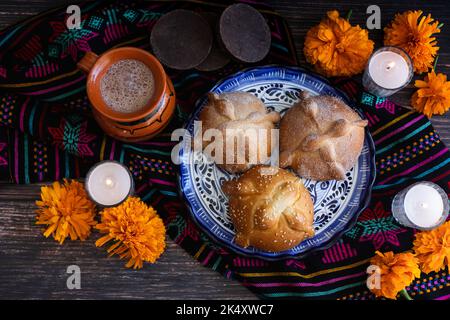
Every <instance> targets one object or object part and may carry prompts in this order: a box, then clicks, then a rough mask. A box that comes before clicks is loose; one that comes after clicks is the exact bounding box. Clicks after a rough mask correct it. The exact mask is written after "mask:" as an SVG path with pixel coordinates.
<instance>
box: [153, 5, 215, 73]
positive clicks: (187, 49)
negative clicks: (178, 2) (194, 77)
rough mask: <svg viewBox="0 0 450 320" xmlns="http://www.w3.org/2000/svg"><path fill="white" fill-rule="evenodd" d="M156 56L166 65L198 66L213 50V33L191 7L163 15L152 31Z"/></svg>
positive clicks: (175, 66)
mask: <svg viewBox="0 0 450 320" xmlns="http://www.w3.org/2000/svg"><path fill="white" fill-rule="evenodd" d="M150 43H151V46H152V50H153V52H154V54H155V55H156V57H157V58H158V59H159V60H160V61H161V62H162V63H163V64H165V65H166V66H168V67H170V68H173V69H179V70H186V69H191V68H194V67H196V66H198V65H199V64H200V63H202V62H203V60H205V59H206V57H207V56H208V54H209V52H210V51H211V47H212V43H213V34H212V30H211V28H210V26H209V24H208V22H207V21H206V20H205V19H204V18H202V17H201V16H200V15H199V14H197V13H195V12H193V11H189V10H183V9H178V10H173V11H171V12H169V13H167V14H165V15H164V16H162V17H161V18H160V19H159V20H158V21H157V22H156V24H155V26H154V27H153V30H152V34H151V35H150Z"/></svg>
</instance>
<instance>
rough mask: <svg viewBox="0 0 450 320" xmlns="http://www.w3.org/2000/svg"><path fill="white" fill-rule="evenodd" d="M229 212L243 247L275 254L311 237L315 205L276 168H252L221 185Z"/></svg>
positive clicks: (294, 180)
mask: <svg viewBox="0 0 450 320" xmlns="http://www.w3.org/2000/svg"><path fill="white" fill-rule="evenodd" d="M222 190H223V191H224V192H225V194H226V195H227V196H228V199H229V213H230V217H231V219H232V221H233V224H234V228H235V229H236V237H235V240H234V241H235V242H236V243H237V244H238V245H240V246H242V247H244V248H245V247H248V246H254V247H256V248H259V249H262V250H266V251H271V252H278V251H284V250H288V249H290V248H293V247H295V246H296V245H298V244H299V243H300V242H302V241H303V240H304V239H305V238H308V237H311V236H312V235H314V229H313V216H314V206H313V202H312V200H311V196H310V194H309V192H308V190H306V188H305V186H304V185H303V182H302V181H301V179H300V178H299V177H297V176H296V175H295V174H293V173H291V172H289V171H287V170H284V169H280V168H276V167H269V166H261V165H258V166H255V167H253V168H251V169H250V170H248V171H247V172H245V173H244V174H243V175H241V176H240V177H239V179H237V180H231V181H226V182H224V184H223V186H222Z"/></svg>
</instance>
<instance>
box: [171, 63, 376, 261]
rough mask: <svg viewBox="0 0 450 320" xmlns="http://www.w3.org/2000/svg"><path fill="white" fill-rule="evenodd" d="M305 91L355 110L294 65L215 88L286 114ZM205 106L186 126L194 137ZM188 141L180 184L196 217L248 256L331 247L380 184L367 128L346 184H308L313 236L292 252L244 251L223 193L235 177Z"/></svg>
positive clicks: (239, 76)
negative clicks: (254, 98) (250, 96)
mask: <svg viewBox="0 0 450 320" xmlns="http://www.w3.org/2000/svg"><path fill="white" fill-rule="evenodd" d="M301 90H306V91H309V92H311V93H312V94H324V95H331V96H335V97H338V98H340V99H342V100H344V101H345V102H346V103H347V104H348V105H350V106H352V103H351V102H350V101H349V100H348V98H347V97H346V95H345V94H344V93H343V92H341V91H339V90H337V89H335V88H333V87H332V86H331V85H330V84H328V83H327V81H326V80H324V79H323V78H321V77H318V76H316V75H312V74H310V73H308V72H306V71H304V70H302V69H299V68H291V67H278V66H266V67H259V68H254V69H248V70H244V71H242V72H239V73H236V74H234V75H232V76H229V77H227V78H225V79H224V80H222V81H220V82H219V83H218V84H217V85H216V86H215V87H214V88H212V89H211V91H212V92H216V93H222V92H230V91H246V92H250V93H252V94H254V95H256V96H257V97H259V98H260V99H261V100H262V101H263V102H264V103H265V104H266V106H267V107H268V108H269V109H272V110H275V111H278V112H281V114H282V115H283V114H284V112H285V111H286V110H287V109H288V108H290V107H291V106H292V105H293V104H294V103H295V102H296V101H298V99H299V93H300V92H301ZM205 102H206V97H204V98H202V99H200V100H199V101H198V102H197V105H196V109H195V112H194V113H193V114H192V116H191V118H190V119H189V121H188V122H187V124H186V129H187V130H188V131H189V132H190V134H191V135H192V136H193V135H194V132H193V130H194V121H195V120H198V115H199V112H200V110H201V109H202V108H203V106H204V105H205ZM357 111H358V110H357ZM293 139H295V137H293ZM184 141H185V144H183V145H182V147H181V148H180V152H179V156H180V162H181V164H180V176H179V186H180V190H181V192H182V193H183V195H184V198H185V200H186V202H187V205H188V207H189V209H190V212H191V214H192V217H193V218H194V220H195V221H196V222H197V224H198V225H199V226H200V227H201V228H202V229H203V230H204V231H205V232H207V233H208V234H209V235H210V236H211V238H213V239H214V240H215V241H217V242H219V243H220V244H222V245H223V246H225V247H227V248H229V249H231V250H233V251H235V252H238V253H240V254H243V255H247V256H253V257H258V258H262V259H267V260H278V259H286V258H292V257H302V256H304V255H306V254H308V253H310V252H312V251H316V250H321V249H325V248H328V247H329V246H331V245H332V244H333V243H334V242H336V241H337V240H338V239H339V238H340V237H341V236H342V234H344V233H345V232H346V231H347V230H349V229H350V228H351V227H352V226H353V225H354V224H355V222H356V219H357V217H358V215H359V214H360V213H361V211H363V210H364V209H365V208H366V206H367V205H368V202H369V200H370V194H371V189H372V185H373V182H374V180H375V159H374V155H375V148H374V144H373V140H372V137H371V136H370V134H369V133H368V131H367V130H366V135H365V141H364V147H363V150H362V153H361V155H360V157H359V159H358V162H357V164H356V165H355V166H354V167H353V168H352V169H351V170H350V171H348V172H347V174H346V179H345V180H343V181H335V180H332V181H313V180H306V179H304V180H303V182H304V184H305V186H306V188H307V189H308V191H309V192H310V194H311V197H312V199H313V202H314V229H315V236H314V237H312V238H309V239H306V240H304V241H303V242H301V243H300V244H299V245H298V246H296V247H294V248H292V249H290V250H287V251H282V252H276V253H274V252H267V251H262V250H259V249H256V248H253V247H248V248H242V247H240V246H238V245H236V244H235V243H234V242H233V238H234V236H235V231H234V228H233V224H232V222H231V219H230V217H229V215H228V199H227V197H226V196H225V194H224V193H223V192H222V190H221V185H222V183H223V182H224V181H225V180H230V179H232V178H234V177H236V176H235V175H232V174H229V173H227V172H225V171H222V170H221V169H219V168H218V167H217V166H216V165H215V164H214V163H211V162H208V161H207V160H206V159H205V157H204V156H203V155H202V154H201V153H200V154H196V153H194V152H193V150H192V149H191V143H190V139H189V137H188V136H185V137H184ZM194 159H197V160H198V161H194ZM201 159H203V161H202V160H201Z"/></svg>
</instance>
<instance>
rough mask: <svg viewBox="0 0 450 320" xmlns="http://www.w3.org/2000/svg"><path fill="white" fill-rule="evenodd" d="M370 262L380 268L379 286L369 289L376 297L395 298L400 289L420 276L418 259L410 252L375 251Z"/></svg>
mask: <svg viewBox="0 0 450 320" xmlns="http://www.w3.org/2000/svg"><path fill="white" fill-rule="evenodd" d="M370 263H371V264H372V265H376V266H378V267H379V268H380V287H379V288H372V289H370V290H371V291H372V292H373V293H374V294H375V295H376V296H377V297H385V298H389V299H396V298H397V294H398V293H399V292H400V291H402V290H403V289H404V288H405V287H406V286H409V285H410V284H411V282H412V281H413V280H414V279H415V278H418V277H419V276H420V269H419V267H418V260H417V258H416V257H415V256H414V255H413V254H412V253H410V252H405V253H397V254H394V253H393V252H392V251H389V252H386V253H384V254H383V253H381V252H379V251H377V252H376V253H375V256H374V257H373V258H372V259H371V260H370Z"/></svg>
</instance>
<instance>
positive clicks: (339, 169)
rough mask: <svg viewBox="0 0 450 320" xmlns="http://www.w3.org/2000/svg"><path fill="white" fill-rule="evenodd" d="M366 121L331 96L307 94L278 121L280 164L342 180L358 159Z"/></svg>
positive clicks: (310, 174)
mask: <svg viewBox="0 0 450 320" xmlns="http://www.w3.org/2000/svg"><path fill="white" fill-rule="evenodd" d="M366 125H367V120H362V119H361V118H360V116H359V115H358V114H357V113H356V112H355V111H354V110H353V109H352V108H350V107H349V106H347V105H346V104H345V103H344V102H343V101H341V100H340V99H338V98H335V97H331V96H309V95H308V94H306V93H304V94H303V99H302V100H301V101H300V102H299V103H297V104H296V105H295V106H294V107H292V108H290V109H289V110H288V111H287V112H286V114H285V115H284V117H283V119H281V122H280V166H281V167H282V168H286V167H291V168H293V169H294V170H295V171H296V172H297V173H298V174H299V175H300V176H301V177H303V178H308V179H313V180H343V179H345V173H346V172H347V171H348V170H350V169H351V168H352V167H353V166H354V165H355V163H356V161H357V160H358V157H359V155H360V154H361V150H362V147H363V144H364V127H365V126H366Z"/></svg>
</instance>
